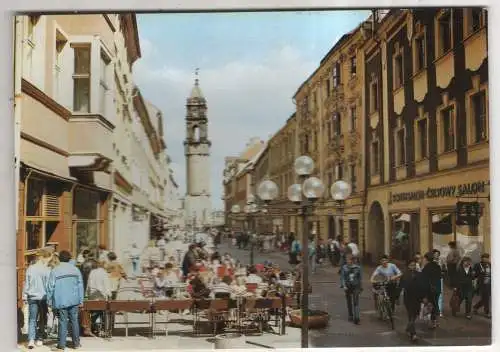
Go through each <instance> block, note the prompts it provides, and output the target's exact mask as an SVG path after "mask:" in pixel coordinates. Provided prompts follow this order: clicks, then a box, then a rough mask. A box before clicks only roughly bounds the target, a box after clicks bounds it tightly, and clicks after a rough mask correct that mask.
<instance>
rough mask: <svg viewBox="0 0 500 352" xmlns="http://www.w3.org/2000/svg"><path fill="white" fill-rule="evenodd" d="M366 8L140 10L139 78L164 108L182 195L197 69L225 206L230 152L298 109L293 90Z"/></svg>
mask: <svg viewBox="0 0 500 352" xmlns="http://www.w3.org/2000/svg"><path fill="white" fill-rule="evenodd" d="M368 15H369V12H368V11H322V12H319V11H317V12H309V11H301V12H254V13H185V14H167V13H163V14H142V15H138V29H139V37H140V45H141V51H142V58H141V59H140V60H139V61H138V62H137V63H136V64H135V67H134V79H135V82H136V83H137V85H138V86H139V88H140V89H141V92H142V94H143V96H144V97H145V98H146V99H147V100H149V101H150V102H151V103H153V104H154V105H156V106H157V107H158V108H159V109H161V110H162V112H163V116H164V124H163V126H164V129H165V131H164V132H165V142H166V144H167V152H168V153H169V155H170V156H171V158H172V165H171V166H172V169H173V170H174V173H175V179H176V181H177V183H178V184H179V187H180V193H181V195H183V196H184V194H185V190H186V188H185V186H186V181H185V178H186V170H185V168H186V166H185V156H184V145H183V141H184V138H185V116H186V106H185V105H186V98H187V97H188V96H189V94H190V92H191V88H192V86H193V84H194V78H195V76H194V71H195V69H196V68H199V80H200V87H201V89H202V92H203V94H204V96H205V98H206V100H207V106H208V113H207V114H208V120H209V124H208V134H209V139H210V140H211V141H212V149H211V157H210V158H211V160H210V165H211V169H210V187H211V194H212V205H213V208H214V209H219V210H221V209H223V201H222V199H221V198H222V194H223V187H222V172H223V170H224V158H225V157H226V156H236V155H238V154H239V153H241V152H242V151H243V150H244V148H245V146H246V143H247V142H248V141H249V140H250V138H252V137H260V138H261V139H263V140H267V139H268V138H269V137H270V136H272V135H273V134H274V133H275V132H276V131H277V130H278V129H279V128H281V127H282V126H283V125H284V123H285V121H286V120H287V119H288V118H289V117H290V116H291V114H292V113H293V112H294V111H295V105H294V103H293V99H292V98H293V95H294V94H295V92H296V90H297V89H298V87H299V86H300V85H301V84H302V83H303V82H304V81H305V80H306V79H307V78H308V77H309V75H310V74H311V73H312V72H313V71H314V70H315V69H316V68H317V67H318V66H319V63H320V61H321V59H322V58H323V57H324V56H325V55H326V53H327V52H328V51H329V50H330V48H331V47H332V46H333V45H334V44H335V43H336V42H337V41H338V40H339V39H340V37H341V36H342V35H343V34H345V33H347V32H349V31H350V30H352V29H353V28H355V27H356V26H357V25H358V24H359V23H360V22H361V21H363V20H365V19H366V18H367V17H368Z"/></svg>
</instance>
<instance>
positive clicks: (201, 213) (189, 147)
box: [184, 77, 212, 228]
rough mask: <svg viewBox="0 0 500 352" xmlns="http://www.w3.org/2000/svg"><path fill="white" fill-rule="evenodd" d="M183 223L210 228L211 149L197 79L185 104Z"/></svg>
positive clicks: (203, 101)
mask: <svg viewBox="0 0 500 352" xmlns="http://www.w3.org/2000/svg"><path fill="white" fill-rule="evenodd" d="M186 110H187V111H186V139H185V141H184V148H185V149H184V154H185V156H186V180H187V186H186V197H185V211H186V215H185V216H186V218H185V221H186V224H187V225H188V226H189V227H191V228H202V227H205V226H210V221H209V218H210V215H211V213H212V203H211V202H212V200H211V196H210V177H209V175H210V146H211V145H212V143H211V142H210V140H209V139H208V118H207V102H206V100H205V98H204V96H203V93H202V92H201V88H200V86H199V81H198V77H197V78H196V80H195V84H194V87H193V89H192V91H191V95H190V97H189V98H188V99H187V104H186Z"/></svg>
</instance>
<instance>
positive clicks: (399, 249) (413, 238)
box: [390, 213, 420, 261]
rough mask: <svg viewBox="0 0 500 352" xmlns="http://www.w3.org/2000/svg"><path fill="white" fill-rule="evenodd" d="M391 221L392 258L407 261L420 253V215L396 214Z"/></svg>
mask: <svg viewBox="0 0 500 352" xmlns="http://www.w3.org/2000/svg"><path fill="white" fill-rule="evenodd" d="M391 219H392V223H391V224H392V231H391V233H392V236H391V253H390V254H391V257H393V258H394V259H396V260H401V261H407V260H409V259H410V258H412V257H413V256H414V255H415V254H416V253H417V252H420V215H419V214H418V213H409V214H408V213H396V214H392V215H391Z"/></svg>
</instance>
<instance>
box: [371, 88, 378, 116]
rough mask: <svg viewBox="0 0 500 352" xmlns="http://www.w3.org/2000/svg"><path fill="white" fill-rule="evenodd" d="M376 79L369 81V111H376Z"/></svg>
mask: <svg viewBox="0 0 500 352" xmlns="http://www.w3.org/2000/svg"><path fill="white" fill-rule="evenodd" d="M378 94H379V93H378V81H374V82H372V83H370V113H371V114H372V113H374V112H377V111H378Z"/></svg>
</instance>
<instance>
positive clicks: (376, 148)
mask: <svg viewBox="0 0 500 352" xmlns="http://www.w3.org/2000/svg"><path fill="white" fill-rule="evenodd" d="M370 166H371V174H372V175H378V174H379V173H380V144H379V141H378V139H376V140H374V141H372V144H371V150H370Z"/></svg>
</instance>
